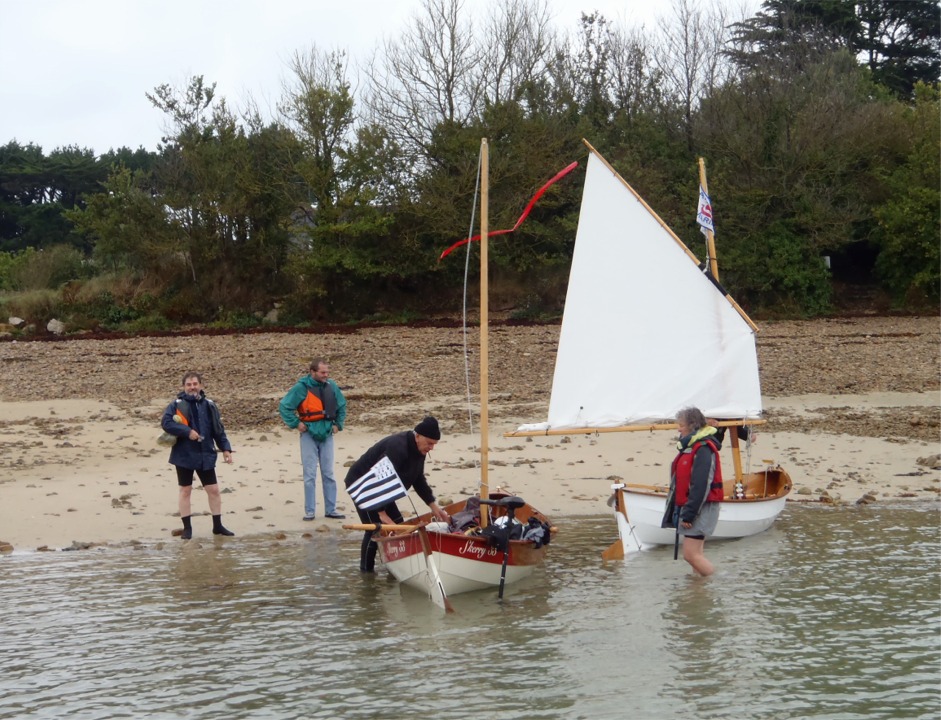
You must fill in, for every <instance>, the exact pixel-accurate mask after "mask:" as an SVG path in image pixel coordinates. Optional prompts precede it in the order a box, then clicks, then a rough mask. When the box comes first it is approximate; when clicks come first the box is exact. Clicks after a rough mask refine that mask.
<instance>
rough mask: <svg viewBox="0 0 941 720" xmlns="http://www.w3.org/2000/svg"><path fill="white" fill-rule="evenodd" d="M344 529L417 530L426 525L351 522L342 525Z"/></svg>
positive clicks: (378, 530)
mask: <svg viewBox="0 0 941 720" xmlns="http://www.w3.org/2000/svg"><path fill="white" fill-rule="evenodd" d="M341 527H342V528H343V529H344V530H375V531H377V532H380V531H382V530H392V531H407V532H411V531H412V530H417V529H418V528H420V527H424V525H395V524H392V523H349V524H347V525H342V526H341Z"/></svg>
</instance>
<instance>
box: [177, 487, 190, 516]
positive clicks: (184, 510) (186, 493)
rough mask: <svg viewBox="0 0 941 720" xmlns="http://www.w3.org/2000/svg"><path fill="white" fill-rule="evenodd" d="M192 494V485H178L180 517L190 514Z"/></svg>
mask: <svg viewBox="0 0 941 720" xmlns="http://www.w3.org/2000/svg"><path fill="white" fill-rule="evenodd" d="M192 494H193V486H192V485H180V517H181V518H185V517H189V516H190V515H192V512H191V507H190V497H191V496H192Z"/></svg>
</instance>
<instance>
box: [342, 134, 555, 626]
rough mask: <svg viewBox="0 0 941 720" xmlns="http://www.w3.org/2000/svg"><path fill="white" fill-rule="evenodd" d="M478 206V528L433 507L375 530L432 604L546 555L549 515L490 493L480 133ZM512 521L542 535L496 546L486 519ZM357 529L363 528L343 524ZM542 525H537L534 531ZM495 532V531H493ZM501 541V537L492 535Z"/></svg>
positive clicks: (389, 560)
mask: <svg viewBox="0 0 941 720" xmlns="http://www.w3.org/2000/svg"><path fill="white" fill-rule="evenodd" d="M480 155H481V204H480V216H481V220H480V283H481V287H480V435H481V437H480V470H481V480H480V489H479V493H478V498H479V502H480V505H481V507H480V508H479V510H480V523H479V529H480V530H481V531H480V532H476V533H475V532H470V533H468V532H465V531H456V532H452V531H451V530H450V529H449V528H448V527H447V525H446V524H445V523H440V522H434V518H433V517H432V514H431V513H426V514H424V515H421V516H419V517H417V518H413V519H410V520H407V521H406V522H405V523H403V524H400V525H396V526H393V527H391V528H389V527H388V526H387V527H386V530H388V531H389V533H390V534H385V535H379V536H377V537H376V538H375V539H376V542H377V544H378V545H379V555H380V558H381V559H382V561H383V563H384V564H385V567H386V568H388V569H389V571H390V572H391V573H392V575H393V576H394V577H395V578H396V579H397V580H398V581H399V582H402V583H404V584H406V585H409V586H411V587H414V588H417V589H419V590H427V591H428V592H429V593H430V595H431V598H432V600H434V601H435V602H436V604H438V605H440V606H442V607H444V608H445V609H449V608H450V603H449V602H448V600H447V597H448V596H450V595H456V594H459V593H465V592H469V591H472V590H482V589H486V588H491V589H492V588H498V589H499V596H500V597H502V596H503V589H504V586H505V585H509V584H512V583H516V582H519V581H520V580H522V579H524V578H526V577H528V576H529V575H531V574H532V572H533V570H534V569H535V567H536V566H537V565H538V564H539V563H541V562H542V561H543V559H544V557H545V554H546V545H547V544H548V541H549V529H550V527H551V523H550V521H549V518H547V517H546V516H545V515H543V514H542V513H541V512H539V511H538V510H536V509H535V508H534V507H533V506H531V505H530V504H529V503H527V502H526V501H525V500H523V499H522V498H519V497H516V496H513V495H510V494H508V493H505V492H502V491H499V490H497V491H495V492H491V491H490V490H489V480H488V458H489V441H488V426H489V418H488V404H487V399H488V384H489V382H488V379H489V368H488V360H489V348H488V336H487V326H488V313H489V308H488V278H487V266H488V257H487V238H488V236H489V235H490V234H491V233H490V232H489V228H488V212H489V207H488V203H489V198H488V178H487V175H488V165H489V153H488V145H487V141H486V139H485V140H483V141H482V142H481V153H480ZM467 502H468V501H467V500H462V501H459V502H455V503H451V504H449V505H446V506H445V507H444V509H445V510H446V511H447V512H448V514H449V515H452V516H454V515H457V514H458V513H460V512H461V511H463V510H465V508H466V507H467ZM515 521H518V522H519V523H520V524H521V525H522V528H521V530H522V531H523V532H524V533H526V532H527V531H526V530H525V529H526V528H531V529H532V530H533V532H531V533H528V534H529V535H531V536H536V537H542V540H539V541H534V540H532V539H525V537H526V535H525V534H524V536H523V538H520V539H509V540H508V541H506V542H502V543H499V544H495V542H496V541H495V540H494V539H492V536H491V535H488V534H487V530H486V529H487V528H488V527H489V526H490V525H502V524H505V525H506V526H507V527H509V526H512V525H513V524H514V522H515ZM344 527H356V528H361V527H363V526H359V525H356V526H344ZM539 528H541V529H542V531H540V530H539ZM499 534H500V533H496V535H497V536H499ZM498 540H499V538H498Z"/></svg>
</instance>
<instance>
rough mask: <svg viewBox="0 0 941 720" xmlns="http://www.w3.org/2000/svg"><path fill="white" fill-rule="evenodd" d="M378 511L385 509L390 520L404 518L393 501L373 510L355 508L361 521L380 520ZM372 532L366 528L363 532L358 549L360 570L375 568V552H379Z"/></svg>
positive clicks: (394, 520) (398, 521)
mask: <svg viewBox="0 0 941 720" xmlns="http://www.w3.org/2000/svg"><path fill="white" fill-rule="evenodd" d="M380 511H385V513H386V514H387V515H388V516H389V517H390V518H392V522H394V523H400V522H402V521H403V520H405V518H404V517H403V516H402V512H401V511H400V510H399V508H398V506H397V505H396V504H395V503H394V502H392V503H389V504H388V505H385V506H384V507H381V508H376V509H375V510H360V509H359V508H356V513H357V514H358V515H359V520H360V522H362V523H378V522H382V521H381V520H380V519H379V512H380ZM374 532H375V531H373V530H366V531H365V532H364V533H363V544H362V546H361V547H360V551H359V569H360V571H361V572H373V571H374V570H375V569H376V553H377V552H379V546H378V545H377V544H376V542H375V540H373V539H372V536H373V533H374Z"/></svg>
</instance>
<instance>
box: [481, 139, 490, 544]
mask: <svg viewBox="0 0 941 720" xmlns="http://www.w3.org/2000/svg"><path fill="white" fill-rule="evenodd" d="M489 174H490V154H489V148H488V145H487V138H483V139H482V140H481V141H480V178H481V180H480V499H481V500H487V499H488V498H489V497H490V487H489V484H488V480H487V466H488V464H489V455H490V449H489V447H488V445H487V443H488V438H489V425H490V422H489V416H488V408H487V398H488V397H489V394H490V387H489V386H490V378H489V366H488V360H489V354H490V346H489V341H488V323H489V320H490V318H489V312H490V310H489V303H488V297H489V294H490V288H489V281H488V275H487V262H488V260H487V232H488V230H489V228H488V217H487V215H488V213H489V212H490V196H489V193H490V178H489ZM481 510H482V512H481V513H480V525H481V527H487V515H488V513H486V512H483V510H484V508H481Z"/></svg>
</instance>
